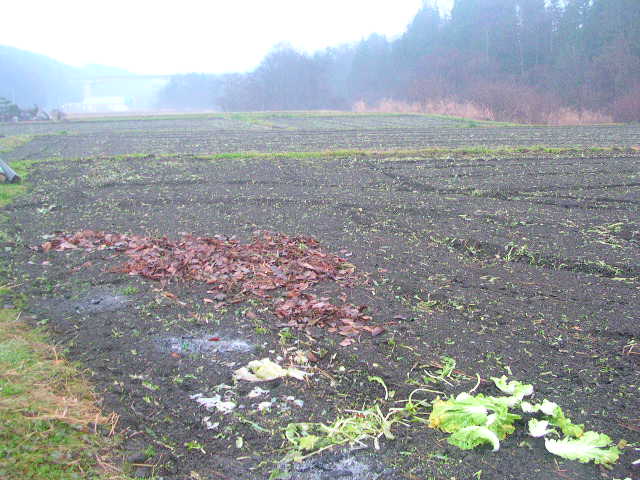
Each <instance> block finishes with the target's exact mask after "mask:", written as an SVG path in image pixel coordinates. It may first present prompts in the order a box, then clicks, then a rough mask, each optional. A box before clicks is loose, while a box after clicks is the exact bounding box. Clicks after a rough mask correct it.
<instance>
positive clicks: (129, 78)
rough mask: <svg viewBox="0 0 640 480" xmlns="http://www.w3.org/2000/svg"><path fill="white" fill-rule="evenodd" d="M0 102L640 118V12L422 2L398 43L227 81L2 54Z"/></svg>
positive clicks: (605, 0) (593, 4) (504, 0)
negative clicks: (442, 6) (444, 5)
mask: <svg viewBox="0 0 640 480" xmlns="http://www.w3.org/2000/svg"><path fill="white" fill-rule="evenodd" d="M365 14H366V12H363V15H365ZM330 28H331V26H330V25H327V29H328V30H330ZM247 41H249V42H250V41H251V35H250V34H247ZM148 48H153V47H152V46H151V45H149V46H148ZM226 48H227V49H229V50H231V51H233V49H234V45H233V44H229V45H226ZM212 70H213V69H212ZM0 97H4V98H6V99H8V100H9V101H11V102H13V103H16V104H18V105H20V106H23V107H30V106H32V105H34V104H36V105H38V106H40V107H42V108H46V109H52V108H62V109H63V110H65V111H68V112H70V113H91V112H106V111H109V112H126V111H143V110H175V111H249V110H316V109H332V110H356V111H398V112H430V113H446V114H453V115H460V116H468V117H472V118H480V119H492V120H507V121H517V122H535V123H562V122H563V121H565V122H567V121H568V122H569V123H570V122H571V119H574V120H576V121H579V120H580V119H581V118H583V119H587V120H588V119H591V120H593V121H611V120H613V121H623V122H628V121H640V2H639V1H638V0H565V1H562V0H455V1H454V2H453V4H452V8H451V9H450V10H447V9H442V10H439V9H438V6H437V4H436V3H432V2H425V3H423V5H422V7H421V8H420V9H419V11H417V12H416V14H415V16H414V17H413V19H412V20H411V21H410V23H409V24H408V25H407V27H406V30H405V31H404V32H403V33H402V34H400V35H397V36H394V37H391V38H389V37H387V36H385V35H382V34H377V33H374V34H371V35H370V36H368V37H366V38H363V39H362V40H361V41H358V42H352V43H346V44H342V45H335V46H332V47H329V48H325V49H322V50H317V51H315V52H312V53H308V52H305V51H300V50H298V49H296V48H294V47H293V46H292V45H290V44H288V43H280V44H278V45H276V46H275V47H273V48H272V49H271V51H269V53H267V55H266V56H265V57H264V58H263V59H262V60H261V61H260V63H259V65H258V66H257V67H256V68H254V69H252V70H251V71H248V72H238V73H224V74H207V73H189V74H176V75H169V74H166V73H165V74H158V75H135V74H132V73H130V72H129V71H127V70H124V69H121V68H115V67H108V66H101V65H92V66H86V67H73V66H69V65H66V64H63V63H61V62H59V61H56V60H54V59H52V58H49V57H46V56H44V55H39V54H35V53H32V52H28V51H25V50H21V49H17V48H15V47H9V46H0ZM567 119H568V120H567Z"/></svg>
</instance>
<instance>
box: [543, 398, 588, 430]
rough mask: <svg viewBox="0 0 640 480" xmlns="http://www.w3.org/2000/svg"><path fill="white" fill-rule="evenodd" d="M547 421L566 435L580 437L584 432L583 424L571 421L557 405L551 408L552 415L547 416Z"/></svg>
mask: <svg viewBox="0 0 640 480" xmlns="http://www.w3.org/2000/svg"><path fill="white" fill-rule="evenodd" d="M543 403H544V402H543ZM549 403H552V402H549ZM549 423H550V424H551V425H553V426H555V427H558V428H559V429H560V430H562V433H563V434H565V435H566V436H567V437H573V438H580V437H582V435H583V434H584V425H582V424H575V423H573V422H572V421H571V419H570V418H568V417H565V415H564V412H563V411H562V408H560V407H558V406H557V405H556V408H555V409H554V410H553V415H552V416H551V417H550V418H549ZM592 433H593V432H592Z"/></svg>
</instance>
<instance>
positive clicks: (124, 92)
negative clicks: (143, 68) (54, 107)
mask: <svg viewBox="0 0 640 480" xmlns="http://www.w3.org/2000/svg"><path fill="white" fill-rule="evenodd" d="M169 80H171V75H133V74H129V75H121V74H117V75H95V76H90V77H81V78H78V79H77V81H78V83H79V85H81V86H82V101H81V102H75V103H67V104H65V105H63V106H62V110H63V111H65V112H67V113H108V112H126V111H131V110H150V109H153V108H154V107H155V105H156V100H157V94H158V92H159V91H160V90H161V89H162V87H164V86H165V85H166V84H167V83H169Z"/></svg>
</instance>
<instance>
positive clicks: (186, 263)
mask: <svg viewBox="0 0 640 480" xmlns="http://www.w3.org/2000/svg"><path fill="white" fill-rule="evenodd" d="M40 248H41V249H42V251H43V252H45V253H46V252H49V251H57V252H62V251H67V250H84V251H87V252H92V251H96V250H107V249H109V250H113V251H115V252H118V253H124V254H125V255H127V256H128V257H129V260H128V261H127V262H125V263H124V264H122V265H120V266H117V267H114V268H113V269H111V271H112V272H120V273H127V274H129V275H140V276H142V277H146V278H149V279H152V280H156V281H159V282H161V284H162V285H163V286H164V285H166V284H167V283H169V282H171V281H174V280H182V281H197V282H204V283H206V284H208V285H211V289H210V290H208V291H207V293H208V294H210V295H211V297H212V298H204V302H205V303H209V304H213V305H214V306H216V307H221V306H223V305H224V304H225V303H238V302H241V301H242V300H243V297H244V296H245V295H252V296H253V297H257V298H259V299H261V300H263V301H265V302H266V301H269V300H270V301H271V305H272V306H273V312H274V313H275V315H276V316H277V317H278V318H280V319H282V321H283V323H282V324H280V325H279V326H287V327H295V328H299V329H302V328H305V327H308V326H318V327H326V328H327V329H328V331H329V332H332V333H338V334H339V335H342V336H344V337H346V338H345V339H344V340H343V341H342V342H340V345H342V346H348V345H350V344H352V343H353V342H355V337H357V336H358V335H360V333H361V332H363V331H366V332H369V333H370V334H371V335H372V336H377V335H380V334H381V333H383V332H384V327H382V326H378V325H371V323H370V322H371V320H372V318H371V316H369V315H366V314H365V313H364V312H365V311H366V309H367V306H366V305H359V306H356V305H353V304H349V303H347V296H346V294H345V293H344V292H343V293H341V294H340V295H339V298H340V300H341V301H342V304H341V305H336V304H334V303H332V302H331V301H330V299H329V298H325V297H318V296H317V295H314V294H311V293H307V292H306V290H308V289H309V288H310V287H312V286H313V285H316V284H318V283H319V282H321V281H327V280H330V281H334V282H336V283H338V284H339V285H340V286H342V287H349V286H353V285H355V284H356V282H357V281H358V277H357V275H356V274H355V273H354V272H355V266H354V265H352V264H350V263H348V262H347V261H346V260H345V259H344V258H341V257H338V256H336V255H334V254H331V253H326V252H324V251H323V250H321V249H320V248H319V243H318V241H317V240H315V239H314V238H312V237H307V236H302V235H298V236H293V237H290V236H288V235H284V234H279V233H272V232H267V231H257V232H254V234H253V240H252V242H251V243H241V242H240V241H238V240H237V239H235V238H234V237H225V236H222V235H215V236H213V237H196V236H193V235H190V234H183V236H182V238H181V239H180V240H178V241H172V240H170V239H168V238H167V237H162V238H149V237H144V236H140V235H124V234H118V233H107V232H100V231H93V230H83V231H79V232H77V233H74V234H65V233H57V234H56V235H54V236H53V237H52V238H50V239H49V240H48V241H47V242H45V243H43V244H42V245H41V246H40ZM278 289H284V291H285V294H284V298H283V297H280V296H274V291H276V290H278Z"/></svg>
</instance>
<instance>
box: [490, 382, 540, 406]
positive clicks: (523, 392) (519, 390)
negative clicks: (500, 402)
mask: <svg viewBox="0 0 640 480" xmlns="http://www.w3.org/2000/svg"><path fill="white" fill-rule="evenodd" d="M491 380H493V383H494V384H495V386H496V387H498V389H499V390H500V391H501V392H503V393H506V394H507V395H511V397H512V401H511V402H510V403H511V405H510V406H514V405H516V404H517V403H518V402H520V401H521V400H522V399H523V398H524V397H527V396H529V395H532V394H533V385H529V384H526V383H522V382H519V381H517V380H512V381H510V382H508V381H507V376H506V375H502V376H501V377H500V378H497V377H491Z"/></svg>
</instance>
